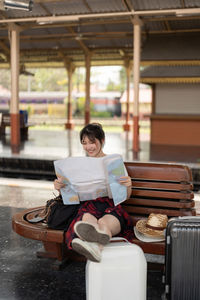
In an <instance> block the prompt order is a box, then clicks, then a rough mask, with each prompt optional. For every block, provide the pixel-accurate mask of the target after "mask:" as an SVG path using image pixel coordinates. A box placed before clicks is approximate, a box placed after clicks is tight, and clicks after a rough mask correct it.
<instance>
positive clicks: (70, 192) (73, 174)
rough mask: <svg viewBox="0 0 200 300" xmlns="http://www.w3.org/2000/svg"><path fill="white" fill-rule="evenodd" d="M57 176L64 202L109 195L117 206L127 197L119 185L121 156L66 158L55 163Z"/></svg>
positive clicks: (123, 169) (125, 190) (122, 174)
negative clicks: (60, 183) (60, 180)
mask: <svg viewBox="0 0 200 300" xmlns="http://www.w3.org/2000/svg"><path fill="white" fill-rule="evenodd" d="M54 167H55V172H56V175H57V177H61V178H62V181H63V183H65V184H66V187H65V188H62V189H61V194H62V198H63V202H64V203H65V204H78V203H80V201H87V200H93V199H96V198H98V197H106V196H109V197H110V198H113V201H114V204H115V205H117V204H119V203H121V202H123V201H124V200H126V197H127V189H126V187H124V186H122V185H121V184H119V182H118V180H119V177H120V176H124V175H125V174H126V173H125V166H124V163H123V160H122V157H121V155H119V154H112V155H107V156H104V157H99V158H95V157H69V158H65V159H60V160H56V161H55V162H54Z"/></svg>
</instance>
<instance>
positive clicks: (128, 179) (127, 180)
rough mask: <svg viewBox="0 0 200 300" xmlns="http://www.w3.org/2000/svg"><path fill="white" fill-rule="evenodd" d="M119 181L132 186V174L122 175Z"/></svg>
mask: <svg viewBox="0 0 200 300" xmlns="http://www.w3.org/2000/svg"><path fill="white" fill-rule="evenodd" d="M119 183H120V184H122V185H125V186H126V187H131V186H132V182H131V177H130V176H121V177H120V179H119Z"/></svg>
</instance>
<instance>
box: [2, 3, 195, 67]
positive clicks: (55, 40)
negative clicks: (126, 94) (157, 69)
mask: <svg viewBox="0 0 200 300" xmlns="http://www.w3.org/2000/svg"><path fill="white" fill-rule="evenodd" d="M23 1H24V2H28V0H23ZM136 16H138V17H139V18H140V19H141V21H142V45H141V48H142V49H141V50H142V52H141V61H142V64H143V65H150V64H158V65H161V64H167V65H170V64H173V65H174V64H182V65H183V64H197V65H198V64H199V63H200V1H197V0H160V1H159V0H148V1H141V0H35V1H34V5H33V10H32V11H31V12H27V11H22V10H14V9H9V10H6V11H4V10H0V68H5V67H9V61H10V44H9V29H10V28H12V26H13V24H15V26H18V27H19V29H20V30H21V31H20V64H21V65H24V66H26V67H63V66H64V60H65V62H69V61H71V62H72V63H73V64H74V65H75V66H84V64H85V55H86V54H91V55H92V56H91V59H92V63H91V64H92V65H93V66H100V65H123V64H124V61H125V59H129V60H132V59H133V47H134V44H133V22H134V21H133V20H134V18H135V17H136Z"/></svg>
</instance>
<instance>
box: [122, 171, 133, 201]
mask: <svg viewBox="0 0 200 300" xmlns="http://www.w3.org/2000/svg"><path fill="white" fill-rule="evenodd" d="M119 183H120V184H122V185H124V186H126V187H127V199H128V198H130V196H131V193H132V181H131V177H130V176H121V177H120V179H119Z"/></svg>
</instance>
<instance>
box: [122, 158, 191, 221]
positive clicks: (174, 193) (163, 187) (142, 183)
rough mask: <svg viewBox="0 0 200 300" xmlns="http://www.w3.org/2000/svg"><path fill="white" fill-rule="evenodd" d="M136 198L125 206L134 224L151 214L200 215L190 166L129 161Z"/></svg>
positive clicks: (132, 198)
mask: <svg viewBox="0 0 200 300" xmlns="http://www.w3.org/2000/svg"><path fill="white" fill-rule="evenodd" d="M125 166H126V168H127V171H128V174H129V176H130V177H131V178H132V196H131V198H130V199H129V200H127V201H125V202H124V203H123V207H124V208H125V209H126V211H127V212H128V213H129V214H130V215H131V216H132V218H133V221H134V223H136V222H137V220H139V219H141V218H146V217H147V216H148V215H149V214H150V213H152V212H154V213H162V214H166V215H167V216H168V217H169V218H170V217H177V216H189V215H196V211H195V209H194V205H195V202H194V200H193V198H194V194H193V191H192V190H193V184H192V173H191V170H190V169H189V167H187V166H183V165H177V164H167V163H163V164H162V163H140V162H126V163H125Z"/></svg>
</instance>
